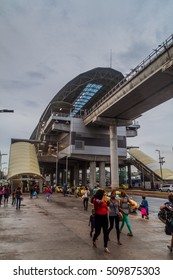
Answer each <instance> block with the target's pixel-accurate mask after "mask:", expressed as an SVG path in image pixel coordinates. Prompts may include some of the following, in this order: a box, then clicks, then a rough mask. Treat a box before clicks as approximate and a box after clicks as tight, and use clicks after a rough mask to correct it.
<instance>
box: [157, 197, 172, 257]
mask: <svg viewBox="0 0 173 280" xmlns="http://www.w3.org/2000/svg"><path fill="white" fill-rule="evenodd" d="M162 209H166V210H167V220H166V226H165V233H166V234H167V235H171V244H170V245H167V248H168V249H169V251H170V252H173V194H172V193H171V194H169V195H168V201H166V202H165V203H164V204H163V205H161V206H160V210H162ZM168 213H169V214H168Z"/></svg>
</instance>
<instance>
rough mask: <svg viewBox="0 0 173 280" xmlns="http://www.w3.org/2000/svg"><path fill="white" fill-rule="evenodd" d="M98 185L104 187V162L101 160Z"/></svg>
mask: <svg viewBox="0 0 173 280" xmlns="http://www.w3.org/2000/svg"><path fill="white" fill-rule="evenodd" d="M99 185H100V187H101V188H105V187H106V184H105V162H104V161H102V162H100V163H99Z"/></svg>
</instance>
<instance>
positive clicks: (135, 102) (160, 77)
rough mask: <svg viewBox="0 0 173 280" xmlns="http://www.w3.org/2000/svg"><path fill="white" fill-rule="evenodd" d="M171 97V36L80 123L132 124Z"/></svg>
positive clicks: (172, 94)
mask: <svg viewBox="0 0 173 280" xmlns="http://www.w3.org/2000/svg"><path fill="white" fill-rule="evenodd" d="M172 97H173V35H171V36H170V37H169V38H168V39H167V40H166V41H165V42H163V43H162V44H161V45H159V46H158V48H157V49H155V50H154V51H153V52H152V53H151V54H150V55H149V56H148V57H147V58H146V59H144V60H143V61H142V62H141V63H140V64H139V65H137V66H136V68H135V69H133V70H132V71H131V72H130V73H129V74H128V75H127V76H126V77H125V78H124V79H123V80H122V81H121V82H120V83H118V84H117V85H116V86H115V87H114V88H113V89H112V90H111V91H109V92H108V93H107V94H106V95H105V96H104V97H103V98H102V99H100V100H99V102H97V103H96V104H95V105H94V106H93V107H91V108H90V110H88V111H86V112H85V115H84V123H85V125H89V124H92V123H94V122H97V121H100V120H101V119H104V121H106V119H114V120H123V121H126V120H133V119H136V118H137V117H139V116H140V115H141V114H142V113H144V112H146V111H148V110H150V109H152V108H154V107H156V106H158V105H160V104H161V103H163V102H165V101H167V100H169V99H171V98H172ZM117 123H118V122H117Z"/></svg>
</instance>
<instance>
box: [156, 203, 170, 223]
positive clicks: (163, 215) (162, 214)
mask: <svg viewBox="0 0 173 280" xmlns="http://www.w3.org/2000/svg"><path fill="white" fill-rule="evenodd" d="M158 218H159V220H161V221H162V223H164V224H172V225H173V205H171V204H170V203H166V205H165V208H163V209H161V210H160V211H159V213H158Z"/></svg>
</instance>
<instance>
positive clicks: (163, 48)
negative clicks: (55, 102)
mask: <svg viewBox="0 0 173 280" xmlns="http://www.w3.org/2000/svg"><path fill="white" fill-rule="evenodd" d="M172 45H173V34H172V35H171V36H170V37H168V38H167V39H166V40H165V41H164V42H163V43H162V44H161V45H159V46H158V47H157V49H154V50H153V51H152V52H151V53H150V54H149V55H148V56H147V57H146V58H145V59H144V60H142V62H141V63H139V64H138V65H137V66H136V67H135V68H134V69H132V70H131V72H130V73H129V74H127V75H126V76H125V77H124V78H123V79H122V80H121V81H120V82H119V83H118V84H117V85H116V86H115V87H113V88H112V89H111V90H110V91H109V92H108V93H107V94H105V95H104V96H103V97H102V98H101V99H100V100H99V101H98V102H96V103H95V104H94V105H93V106H92V107H91V108H90V109H89V110H86V111H85V114H84V116H83V119H85V118H87V117H88V116H89V115H90V114H91V113H92V112H93V111H95V110H96V109H97V108H98V107H100V105H102V104H103V103H104V102H105V101H106V100H107V99H109V98H110V97H111V96H113V95H114V94H115V93H117V92H118V91H119V90H120V89H121V88H123V87H124V86H125V85H126V84H128V83H129V82H130V81H131V80H132V79H134V77H136V76H137V75H138V74H139V73H140V72H142V71H143V70H144V69H146V68H147V67H148V66H149V65H150V64H151V63H153V62H154V61H155V60H156V59H157V58H158V57H159V56H160V55H161V54H163V53H164V52H165V51H166V52H168V49H169V48H170V47H171V46H172ZM168 57H169V52H168ZM169 59H171V58H170V57H169Z"/></svg>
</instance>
